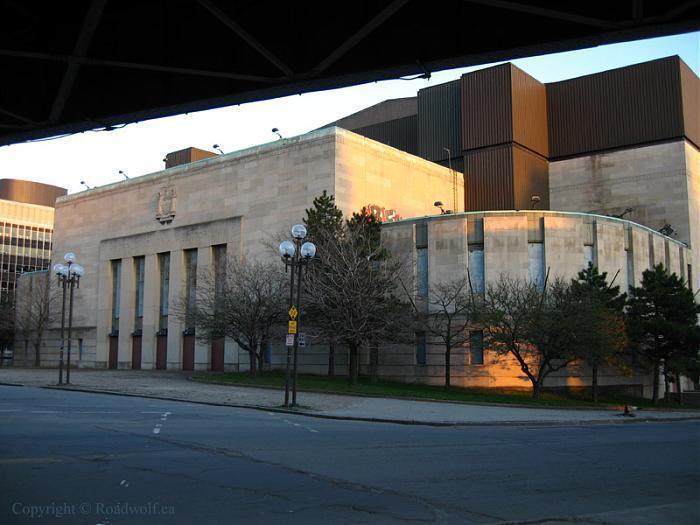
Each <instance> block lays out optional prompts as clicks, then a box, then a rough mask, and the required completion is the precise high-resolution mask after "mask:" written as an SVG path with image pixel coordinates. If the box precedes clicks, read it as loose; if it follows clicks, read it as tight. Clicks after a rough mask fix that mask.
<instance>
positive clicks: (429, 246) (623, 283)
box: [365, 210, 692, 395]
mask: <svg viewBox="0 0 700 525" xmlns="http://www.w3.org/2000/svg"><path fill="white" fill-rule="evenodd" d="M382 240H383V242H384V243H385V244H386V245H387V246H388V247H389V249H390V251H391V252H392V253H394V254H397V255H399V256H408V257H409V258H410V260H412V261H413V263H414V272H413V275H414V279H415V283H414V285H415V286H414V288H415V289H416V290H429V289H430V288H432V287H434V286H435V285H437V284H439V283H445V284H447V283H449V282H450V281H454V280H457V279H460V278H462V277H467V276H469V279H470V281H471V285H472V287H473V289H474V291H475V292H481V291H483V290H484V289H485V288H486V286H487V285H488V283H493V282H494V281H496V280H498V279H499V278H500V276H501V275H507V276H509V277H511V278H516V279H518V278H519V279H523V280H528V281H536V282H540V283H544V281H545V279H546V278H547V279H555V278H557V277H561V278H564V279H571V278H573V277H575V276H576V274H577V273H578V272H579V271H580V270H582V269H584V268H585V267H586V266H588V264H589V263H591V264H593V265H595V266H597V267H598V268H599V269H600V271H601V272H607V274H608V280H609V281H611V282H613V283H614V284H616V285H618V286H620V289H621V290H626V289H627V288H628V287H630V286H639V284H640V282H641V279H642V273H643V272H644V271H645V270H647V269H649V268H651V267H652V266H653V265H654V264H658V263H663V264H664V266H666V267H667V268H669V270H670V271H671V272H675V273H676V274H677V275H679V276H681V277H683V278H684V279H686V278H687V274H686V273H685V272H686V263H687V261H689V260H690V259H691V256H692V253H691V250H690V249H689V248H688V247H687V246H686V245H685V244H684V243H681V242H679V241H676V240H675V239H672V238H670V237H667V236H665V235H663V234H661V233H659V232H656V231H654V230H651V229H650V228H647V227H645V226H642V225H640V224H636V223H634V222H631V221H627V220H624V219H617V218H613V217H607V216H603V215H595V214H589V213H567V212H555V211H539V210H538V211H491V212H467V213H459V214H454V215H438V216H433V217H424V218H419V219H407V220H401V221H397V222H394V223H390V224H385V225H384V226H383V227H382ZM470 335H471V337H470V344H467V345H465V346H464V347H463V348H459V349H455V350H453V354H452V355H453V361H452V362H453V366H452V367H451V368H452V377H453V379H452V384H453V385H459V386H468V387H519V388H527V387H529V385H530V383H529V380H528V379H527V377H525V375H524V374H523V373H522V371H521V370H520V367H519V366H518V365H517V363H516V362H515V360H513V359H510V358H506V359H504V358H497V356H495V355H494V354H493V353H490V352H489V351H488V349H485V348H484V347H483V334H482V333H481V332H472V333H471V334H470ZM367 359H368V358H367V356H365V361H366V362H367ZM379 359H380V361H379V374H380V375H381V377H383V378H385V379H391V380H398V381H409V382H411V381H419V382H424V383H432V384H444V347H442V346H441V345H438V344H430V341H429V340H427V341H426V339H425V338H424V337H423V338H421V337H419V336H418V334H417V336H416V344H415V347H410V346H407V345H396V346H388V347H387V348H384V349H383V350H382V352H381V353H380V357H379ZM589 384H590V375H589V370H588V369H587V368H586V366H585V364H584V363H581V364H578V365H576V366H573V367H570V368H569V369H567V370H566V371H565V372H561V373H557V374H554V375H552V376H550V377H548V378H547V383H546V385H547V387H549V388H558V387H559V388H567V387H569V388H570V387H583V386H587V385H589ZM600 385H601V387H602V388H606V387H613V386H614V387H616V388H620V387H622V388H623V389H624V390H625V391H627V392H628V393H631V394H635V395H650V393H651V390H650V389H651V386H652V382H651V377H650V376H644V375H639V374H635V375H622V374H620V373H619V372H618V371H615V370H605V371H604V372H603V374H602V377H601V378H600Z"/></svg>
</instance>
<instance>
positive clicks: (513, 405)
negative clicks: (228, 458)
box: [186, 376, 700, 417]
mask: <svg viewBox="0 0 700 525" xmlns="http://www.w3.org/2000/svg"><path fill="white" fill-rule="evenodd" d="M186 379H187V381H192V382H193V383H200V384H203V385H218V386H233V387H237V388H263V389H265V390H279V389H280V387H278V386H272V385H243V384H239V383H227V382H226V381H207V380H206V379H197V378H195V377H192V376H189V377H187V378H186ZM297 392H307V393H311V394H328V395H329V396H349V397H368V398H374V399H396V400H399V401H420V402H423V403H450V404H453V405H471V406H486V407H504V408H531V409H535V410H539V409H543V410H599V411H601V412H603V411H611V412H617V411H622V410H624V408H625V407H624V405H618V406H613V405H584V406H566V405H561V406H551V405H541V406H540V405H528V404H525V403H489V402H486V401H457V400H454V399H432V398H427V397H408V396H386V395H380V394H362V393H359V392H341V391H337V390H316V389H309V388H304V389H297ZM639 410H640V411H642V410H643V411H644V412H688V413H691V414H692V413H697V414H698V416H699V417H700V409H698V410H694V409H692V408H673V409H666V408H661V407H656V408H651V407H644V408H640V409H639Z"/></svg>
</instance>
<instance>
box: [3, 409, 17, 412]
mask: <svg viewBox="0 0 700 525" xmlns="http://www.w3.org/2000/svg"><path fill="white" fill-rule="evenodd" d="M0 412H21V410H20V409H19V408H8V409H2V410H0Z"/></svg>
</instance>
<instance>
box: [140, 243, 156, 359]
mask: <svg viewBox="0 0 700 525" xmlns="http://www.w3.org/2000/svg"><path fill="white" fill-rule="evenodd" d="M159 298H160V276H159V274H158V256H157V255H155V254H151V255H146V257H145V258H144V279H143V338H142V339H141V368H144V369H152V368H155V367H156V364H155V363H156V332H157V331H158V301H159Z"/></svg>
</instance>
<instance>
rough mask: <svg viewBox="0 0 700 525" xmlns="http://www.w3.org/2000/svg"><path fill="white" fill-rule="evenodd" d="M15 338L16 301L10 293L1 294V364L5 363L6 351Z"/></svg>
mask: <svg viewBox="0 0 700 525" xmlns="http://www.w3.org/2000/svg"><path fill="white" fill-rule="evenodd" d="M14 339H15V302H14V300H12V297H11V296H10V294H6V295H0V352H3V354H2V355H0V366H3V364H4V360H3V357H4V351H5V348H8V347H9V346H11V345H12V343H13V341H14Z"/></svg>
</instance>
